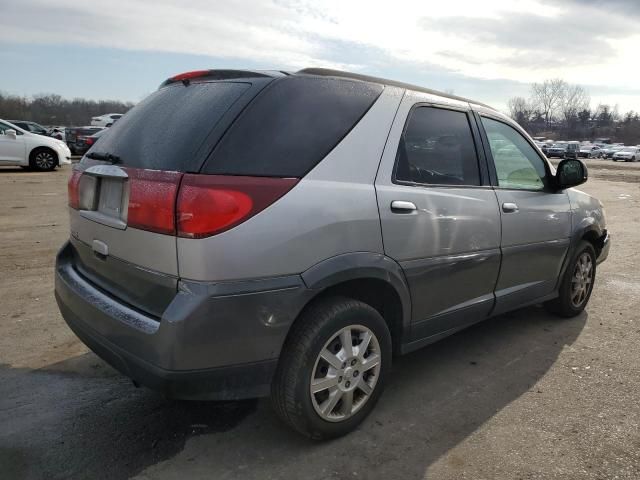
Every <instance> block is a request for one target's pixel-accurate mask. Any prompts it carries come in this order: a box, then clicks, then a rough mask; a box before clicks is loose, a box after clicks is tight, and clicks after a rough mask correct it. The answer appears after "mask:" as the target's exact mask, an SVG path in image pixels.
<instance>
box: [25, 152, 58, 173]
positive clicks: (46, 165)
mask: <svg viewBox="0 0 640 480" xmlns="http://www.w3.org/2000/svg"><path fill="white" fill-rule="evenodd" d="M57 165H58V157H56V154H55V153H54V152H53V150H50V149H48V148H36V149H35V150H34V151H33V152H31V155H29V166H30V167H31V168H33V169H34V170H38V171H40V172H50V171H51V170H53V169H54V168H56V166H57Z"/></svg>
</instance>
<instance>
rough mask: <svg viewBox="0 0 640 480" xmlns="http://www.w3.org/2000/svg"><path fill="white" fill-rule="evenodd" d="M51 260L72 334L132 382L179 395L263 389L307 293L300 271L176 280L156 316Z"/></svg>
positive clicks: (61, 259) (235, 394) (252, 393)
mask: <svg viewBox="0 0 640 480" xmlns="http://www.w3.org/2000/svg"><path fill="white" fill-rule="evenodd" d="M71 248H72V247H71V246H70V245H69V244H68V243H67V244H65V246H64V247H63V248H62V249H61V251H60V252H59V254H58V257H57V261H56V279H55V295H56V300H57V302H58V306H59V308H60V312H61V313H62V316H63V317H64V319H65V321H66V322H67V324H68V325H69V327H70V328H71V329H72V330H73V332H74V333H75V334H76V335H77V336H78V337H79V338H80V340H82V341H83V342H84V343H85V344H86V345H87V346H88V347H89V348H91V350H93V351H94V352H95V353H96V354H97V355H98V356H99V357H101V358H102V359H103V360H105V361H106V362H107V363H109V364H110V365H111V366H113V367H114V368H115V369H116V370H118V371H120V372H121V373H123V374H124V375H126V376H128V377H130V378H131V379H133V380H135V381H136V382H138V383H140V384H142V385H145V386H147V387H149V388H152V389H154V390H158V391H160V392H162V393H164V394H166V395H167V396H170V397H173V398H183V399H214V400H232V399H241V398H252V397H260V396H264V395H267V394H268V393H269V389H270V385H271V379H272V377H273V374H274V372H275V368H276V365H277V358H278V356H279V354H280V349H281V348H282V344H283V343H284V339H285V337H286V334H287V332H288V329H289V326H290V325H291V323H292V322H293V320H294V319H295V316H296V315H297V313H298V312H299V311H300V310H301V309H302V306H303V305H304V303H305V302H306V299H307V298H308V296H309V295H310V292H309V290H308V289H307V288H306V287H304V283H303V282H302V280H301V278H300V277H299V276H290V277H281V278H278V279H269V280H256V281H253V282H234V283H232V284H204V283H194V282H181V284H180V287H179V290H178V292H177V293H176V296H175V298H174V299H173V300H172V301H171V303H170V304H169V306H168V307H167V309H166V310H165V312H164V313H163V315H162V317H161V318H160V319H158V318H154V317H152V316H147V315H145V314H144V313H141V312H140V311H137V310H135V309H133V308H132V307H130V306H128V305H127V304H124V303H122V302H121V301H119V300H118V299H116V298H114V297H112V296H111V295H110V294H108V293H107V292H104V291H102V290H100V289H99V288H98V287H96V286H95V285H93V284H92V283H91V282H90V281H88V280H87V279H86V278H84V277H83V276H82V275H81V274H79V273H78V272H77V271H76V269H75V268H74V265H73V254H72V252H71Z"/></svg>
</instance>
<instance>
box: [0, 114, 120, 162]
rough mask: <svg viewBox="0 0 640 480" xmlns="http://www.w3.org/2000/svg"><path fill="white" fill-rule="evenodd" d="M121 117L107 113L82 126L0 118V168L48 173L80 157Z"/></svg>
mask: <svg viewBox="0 0 640 480" xmlns="http://www.w3.org/2000/svg"><path fill="white" fill-rule="evenodd" d="M121 116H122V115H120V114H107V115H102V116H100V117H94V118H92V119H91V123H92V124H91V125H88V126H82V127H48V128H47V127H44V126H42V125H40V124H38V123H36V122H31V121H26V120H2V119H0V165H3V166H20V167H23V168H28V169H33V170H41V171H48V170H53V169H55V168H56V167H58V166H60V165H64V164H69V163H71V156H72V155H84V154H85V153H86V152H87V150H89V148H91V146H92V145H93V144H95V143H96V142H97V141H98V138H99V137H100V136H101V135H102V134H103V133H104V132H106V131H107V129H108V127H110V126H111V125H113V123H114V122H115V121H117V120H118V119H119V118H120V117H121ZM114 117H117V118H114Z"/></svg>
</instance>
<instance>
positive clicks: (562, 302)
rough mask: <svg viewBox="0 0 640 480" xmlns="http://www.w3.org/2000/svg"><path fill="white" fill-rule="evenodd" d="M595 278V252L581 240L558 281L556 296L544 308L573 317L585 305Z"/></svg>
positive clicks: (588, 244) (580, 311)
mask: <svg viewBox="0 0 640 480" xmlns="http://www.w3.org/2000/svg"><path fill="white" fill-rule="evenodd" d="M595 279H596V252H595V250H594V248H593V245H591V244H590V243H589V242H587V241H584V240H583V241H581V242H580V244H579V245H578V248H577V249H576V253H575V254H574V255H573V257H572V259H571V262H570V263H569V265H568V266H567V270H566V271H565V273H564V276H563V277H562V283H560V290H559V295H558V297H557V298H554V299H553V300H550V301H549V302H547V303H545V308H546V309H547V310H548V311H550V312H551V313H555V314H556V315H560V316H561V317H567V318H569V317H575V316H576V315H579V314H580V313H582V311H583V310H584V309H585V307H586V306H587V303H588V302H589V298H591V292H592V291H593V284H594V283H595Z"/></svg>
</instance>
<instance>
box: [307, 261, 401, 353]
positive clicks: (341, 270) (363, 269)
mask: <svg viewBox="0 0 640 480" xmlns="http://www.w3.org/2000/svg"><path fill="white" fill-rule="evenodd" d="M301 276H302V280H303V282H304V283H305V285H306V286H307V287H308V288H309V289H310V290H312V291H314V292H315V294H314V295H313V296H312V297H311V298H310V300H309V301H308V302H307V303H306V305H305V306H304V307H303V309H302V311H301V312H300V314H302V313H303V312H304V310H305V309H306V308H308V306H309V305H311V304H312V303H314V302H317V301H319V300H320V299H323V298H326V297H327V296H347V297H350V298H355V299H357V300H360V301H362V302H364V303H366V304H368V305H370V306H372V307H373V308H374V309H376V310H377V311H378V312H379V313H380V315H382V317H383V318H384V319H385V322H386V323H387V325H388V326H389V330H390V331H391V336H392V340H393V348H394V351H396V352H398V351H399V347H400V345H401V344H402V343H403V339H404V338H405V336H406V334H407V333H408V331H409V325H410V322H411V296H410V293H409V287H408V285H407V282H406V279H405V277H404V272H403V271H402V268H401V267H400V265H399V264H398V263H397V262H395V261H394V260H392V259H391V258H389V257H387V256H385V255H383V254H379V253H369V252H358V253H350V254H344V255H338V256H335V257H332V258H330V259H327V260H324V261H322V262H320V263H318V264H316V265H315V266H313V267H311V268H310V269H308V270H307V271H305V272H304V273H303V274H302V275H301ZM298 316H299V315H298ZM294 323H295V321H294Z"/></svg>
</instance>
